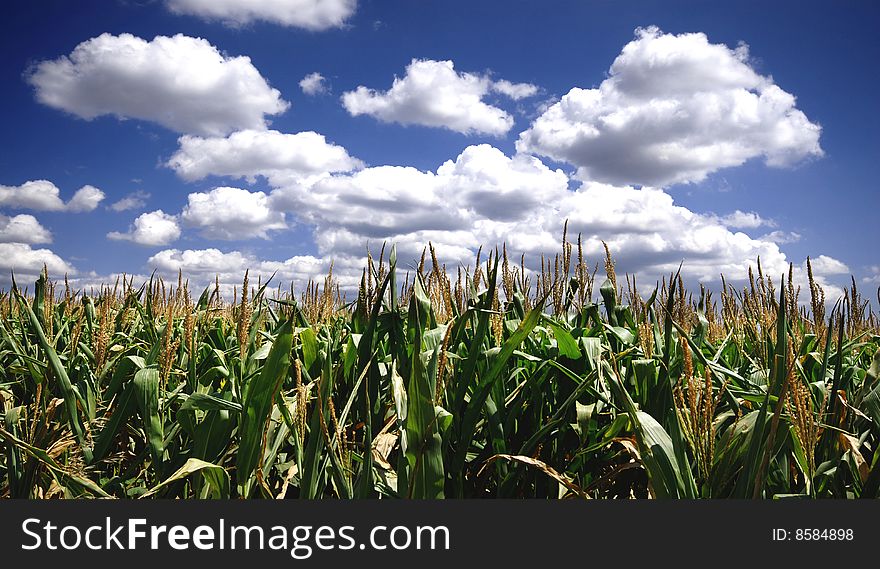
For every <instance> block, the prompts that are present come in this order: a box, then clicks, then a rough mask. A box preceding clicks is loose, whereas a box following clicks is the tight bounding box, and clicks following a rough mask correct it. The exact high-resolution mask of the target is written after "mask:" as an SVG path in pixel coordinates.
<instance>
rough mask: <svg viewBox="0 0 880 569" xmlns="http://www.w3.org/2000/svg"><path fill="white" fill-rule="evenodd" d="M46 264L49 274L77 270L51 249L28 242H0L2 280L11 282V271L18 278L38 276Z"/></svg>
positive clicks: (61, 273)
mask: <svg viewBox="0 0 880 569" xmlns="http://www.w3.org/2000/svg"><path fill="white" fill-rule="evenodd" d="M44 265H45V266H46V268H47V269H48V271H49V274H54V275H64V274H66V273H74V272H75V269H74V268H73V266H72V265H70V264H68V263H67V261H65V260H64V259H62V258H61V257H59V256H58V255H56V254H55V253H54V252H52V251H51V250H49V249H34V248H32V247H31V246H30V245H28V244H27V243H0V282H2V283H9V275H10V273H15V277H16V279H20V278H23V277H28V278H32V277H36V276H37V275H39V274H40V271H42V270H43V266H44ZM21 284H22V286H24V283H21Z"/></svg>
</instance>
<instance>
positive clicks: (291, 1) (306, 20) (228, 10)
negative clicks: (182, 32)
mask: <svg viewBox="0 0 880 569" xmlns="http://www.w3.org/2000/svg"><path fill="white" fill-rule="evenodd" d="M165 5H166V6H167V7H168V9H169V10H171V11H172V12H174V13H175V14H186V15H190V16H198V17H200V18H203V19H205V20H209V21H211V20H217V21H221V22H223V23H225V24H226V25H229V26H242V25H245V24H249V23H251V22H259V21H262V22H271V23H273V24H280V25H282V26H290V27H296V28H305V29H307V30H315V31H319V30H326V29H328V28H337V27H340V26H342V25H343V24H345V21H346V20H347V19H348V18H349V17H350V16H351V15H352V14H354V11H355V9H356V8H357V0H270V1H265V0H263V1H259V2H254V1H253V0H165Z"/></svg>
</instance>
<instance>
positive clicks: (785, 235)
mask: <svg viewBox="0 0 880 569" xmlns="http://www.w3.org/2000/svg"><path fill="white" fill-rule="evenodd" d="M759 239H760V240H762V241H770V242H772V243H777V244H779V245H783V244H785V243H797V242H798V241H800V240H801V234H800V233H797V232H796V231H781V230H776V231H771V232H770V233H767V234H766V235H762V236H761V237H759Z"/></svg>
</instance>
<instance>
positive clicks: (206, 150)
mask: <svg viewBox="0 0 880 569" xmlns="http://www.w3.org/2000/svg"><path fill="white" fill-rule="evenodd" d="M178 142H179V145H180V147H179V149H178V150H177V152H175V153H174V155H173V156H172V157H171V159H170V160H168V163H167V165H168V167H170V168H173V169H174V171H175V172H177V174H178V175H179V176H180V177H182V178H183V179H185V180H189V181H192V180H199V179H201V178H204V177H206V176H209V175H215V176H231V177H233V178H248V179H250V180H252V179H253V178H255V177H256V176H258V175H262V176H266V177H268V178H270V179H271V180H273V183H275V184H281V183H283V182H289V181H291V180H296V179H300V178H305V177H309V176H316V175H323V174H325V173H327V172H347V171H350V170H354V169H357V168H360V167H361V166H362V165H363V164H362V163H361V161H360V160H357V159H355V158H352V157H351V156H349V155H348V152H346V150H345V148H343V147H342V146H338V145H336V144H332V143H329V142H327V139H326V138H324V136H323V135H320V134H318V133H315V132H311V131H307V132H299V133H296V134H286V133H281V132H278V131H276V130H268V131H254V130H245V131H239V132H234V133H232V134H231V135H229V136H228V137H225V138H224V137H216V138H201V137H197V136H182V137H180V139H179V141H178Z"/></svg>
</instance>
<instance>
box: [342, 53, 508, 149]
mask: <svg viewBox="0 0 880 569" xmlns="http://www.w3.org/2000/svg"><path fill="white" fill-rule="evenodd" d="M499 84H501V82H495V83H493V81H492V80H491V79H490V78H489V77H488V76H486V75H479V74H476V73H460V72H458V71H456V70H455V67H454V65H453V62H452V61H434V60H431V59H413V60H412V62H410V64H409V65H407V67H406V74H405V75H404V77H403V78H399V77H395V78H394V83H393V84H392V86H391V88H390V89H388V90H387V91H377V90H375V89H370V88H368V87H365V86H363V85H361V86H359V87H358V88H357V89H355V90H354V91H348V92H346V93H343V95H342V104H343V106H345V108H346V110H347V111H348V112H349V113H350V114H351V115H352V116H358V115H370V116H372V117H374V118H376V119H378V120H380V121H382V122H395V123H400V124H404V125H409V124H416V125H423V126H431V127H440V128H447V129H449V130H453V131H455V132H460V133H464V134H475V133H480V134H490V135H495V136H500V135H503V134H505V133H507V132H508V131H509V130H510V129H511V127H512V126H513V117H511V116H510V115H509V114H508V113H507V112H505V111H504V110H502V109H499V108H498V107H494V106H492V105H489V104H486V103H484V102H483V101H482V99H483V98H484V97H485V96H486V95H487V94H488V93H489V91H490V89H492V88H493V85H499ZM496 89H498V90H503V89H507V90H508V91H510V92H514V93H517V94H521V93H522V92H523V90H522V89H523V88H522V87H518V86H515V85H513V84H510V86H509V88H508V87H506V86H502V87H496ZM502 92H503V91H502Z"/></svg>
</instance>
